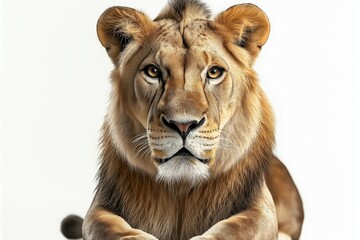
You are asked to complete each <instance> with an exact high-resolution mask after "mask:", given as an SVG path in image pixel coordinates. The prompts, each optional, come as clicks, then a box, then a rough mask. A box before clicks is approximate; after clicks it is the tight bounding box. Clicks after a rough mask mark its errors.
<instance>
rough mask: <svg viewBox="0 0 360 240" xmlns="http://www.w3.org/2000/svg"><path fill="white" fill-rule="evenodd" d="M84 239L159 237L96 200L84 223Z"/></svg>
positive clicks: (152, 239)
mask: <svg viewBox="0 0 360 240" xmlns="http://www.w3.org/2000/svg"><path fill="white" fill-rule="evenodd" d="M83 238H84V240H99V239H106V240H129V239H137V240H156V239H157V238H156V237H154V236H152V235H151V234H148V233H146V232H144V231H142V230H140V229H134V228H132V227H131V226H130V225H129V224H128V223H127V222H126V221H125V220H124V219H123V218H121V217H120V216H118V215H115V214H113V213H111V212H109V211H107V210H105V209H104V208H102V207H100V206H97V205H96V203H95V202H94V203H93V204H92V206H91V207H90V210H89V211H88V213H87V215H86V217H85V219H84V225H83Z"/></svg>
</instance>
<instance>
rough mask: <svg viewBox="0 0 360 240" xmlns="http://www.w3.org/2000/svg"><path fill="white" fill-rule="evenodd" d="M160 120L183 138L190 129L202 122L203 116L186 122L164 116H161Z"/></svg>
mask: <svg viewBox="0 0 360 240" xmlns="http://www.w3.org/2000/svg"><path fill="white" fill-rule="evenodd" d="M162 121H163V123H164V124H165V125H166V126H168V127H169V128H171V129H173V130H175V131H177V132H178V133H179V134H180V136H181V137H182V139H183V140H185V139H186V137H187V136H188V135H189V133H190V132H191V131H192V130H194V129H195V128H198V127H200V126H201V125H203V124H204V122H205V117H203V118H202V119H201V120H200V121H196V120H192V121H187V122H180V121H173V120H167V119H166V118H165V117H162Z"/></svg>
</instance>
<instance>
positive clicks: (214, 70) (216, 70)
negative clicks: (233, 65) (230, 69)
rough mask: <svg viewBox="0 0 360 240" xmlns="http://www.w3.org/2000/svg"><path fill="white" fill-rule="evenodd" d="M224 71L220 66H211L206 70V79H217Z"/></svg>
mask: <svg viewBox="0 0 360 240" xmlns="http://www.w3.org/2000/svg"><path fill="white" fill-rule="evenodd" d="M223 73H224V69H223V68H222V67H218V66H213V67H210V68H209V69H208V71H207V78H208V79H218V78H220V77H221V76H222V75H223Z"/></svg>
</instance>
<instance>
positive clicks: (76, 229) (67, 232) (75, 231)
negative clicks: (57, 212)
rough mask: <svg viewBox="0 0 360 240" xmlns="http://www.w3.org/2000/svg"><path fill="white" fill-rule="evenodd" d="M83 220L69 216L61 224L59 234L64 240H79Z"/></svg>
mask: <svg viewBox="0 0 360 240" xmlns="http://www.w3.org/2000/svg"><path fill="white" fill-rule="evenodd" d="M82 224H83V219H82V218H81V217H79V216H76V215H69V216H67V217H66V218H64V219H63V220H62V222H61V228H60V230H61V232H62V234H64V236H65V237H66V238H69V239H79V238H81V237H82Z"/></svg>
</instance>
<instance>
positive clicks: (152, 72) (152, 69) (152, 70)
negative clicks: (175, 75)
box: [143, 65, 161, 78]
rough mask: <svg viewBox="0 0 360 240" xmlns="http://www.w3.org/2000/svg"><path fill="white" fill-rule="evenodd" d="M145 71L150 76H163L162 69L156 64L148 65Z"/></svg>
mask: <svg viewBox="0 0 360 240" xmlns="http://www.w3.org/2000/svg"><path fill="white" fill-rule="evenodd" d="M143 71H144V73H145V75H146V76H148V77H150V78H159V77H160V76H161V71H160V69H159V68H158V67H156V66H155V65H147V66H146V67H145V68H144V70H143Z"/></svg>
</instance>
